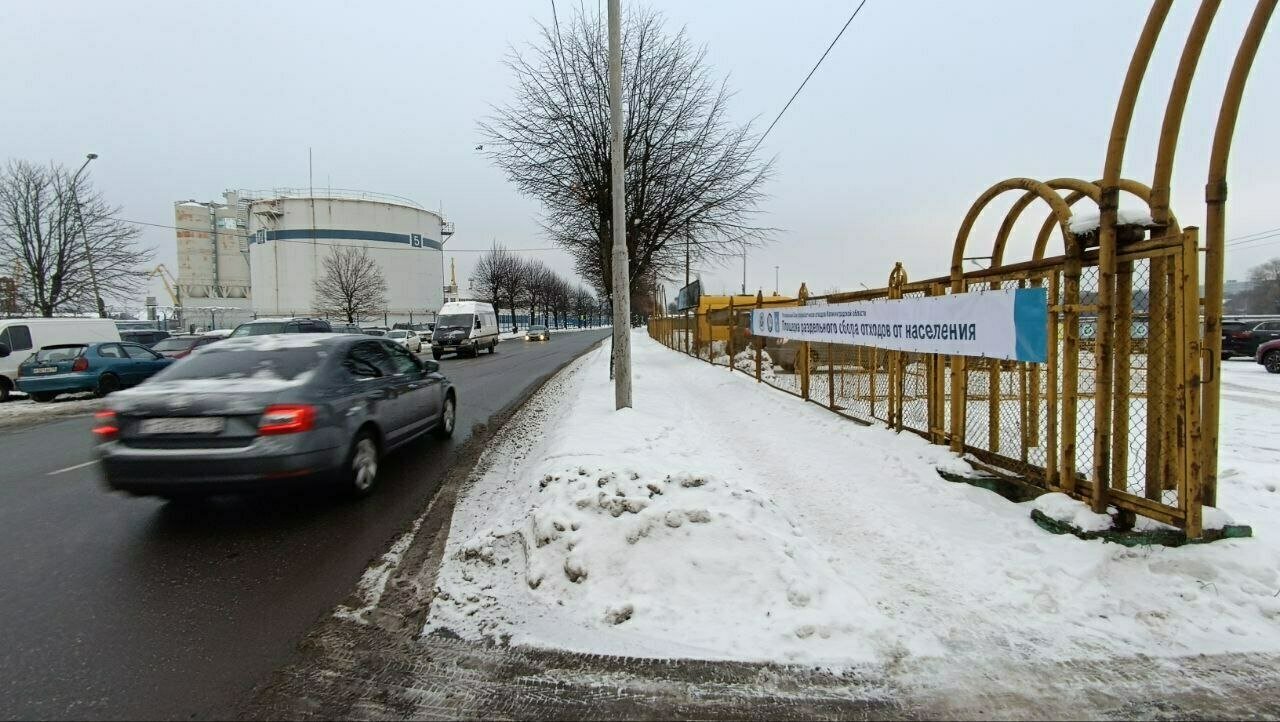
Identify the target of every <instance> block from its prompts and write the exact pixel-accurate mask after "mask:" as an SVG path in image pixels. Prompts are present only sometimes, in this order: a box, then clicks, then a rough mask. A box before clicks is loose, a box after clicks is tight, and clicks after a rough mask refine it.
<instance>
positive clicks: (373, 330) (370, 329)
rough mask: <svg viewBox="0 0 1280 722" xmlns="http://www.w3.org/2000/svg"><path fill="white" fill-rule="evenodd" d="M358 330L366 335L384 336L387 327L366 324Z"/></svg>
mask: <svg viewBox="0 0 1280 722" xmlns="http://www.w3.org/2000/svg"><path fill="white" fill-rule="evenodd" d="M360 332H361V333H363V334H364V335H366V336H386V335H387V327H386V326H366V327H364V328H362V329H360Z"/></svg>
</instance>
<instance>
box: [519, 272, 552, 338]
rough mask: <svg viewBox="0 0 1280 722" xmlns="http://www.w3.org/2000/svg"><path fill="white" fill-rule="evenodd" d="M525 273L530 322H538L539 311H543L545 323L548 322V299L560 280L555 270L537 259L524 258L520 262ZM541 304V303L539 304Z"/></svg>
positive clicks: (526, 299)
mask: <svg viewBox="0 0 1280 722" xmlns="http://www.w3.org/2000/svg"><path fill="white" fill-rule="evenodd" d="M520 268H521V272H522V273H523V274H524V294H525V301H526V303H527V304H528V306H529V323H537V320H536V317H537V315H538V311H539V310H540V309H541V310H542V311H543V314H542V315H543V323H545V322H546V301H547V297H548V295H549V294H550V293H551V290H552V286H553V285H554V283H555V282H556V281H557V280H559V277H558V276H556V273H555V271H552V270H551V269H550V268H547V265H546V264H545V263H543V262H542V261H539V260H536V259H529V260H524V261H522V262H521V264H520ZM539 304H541V305H539Z"/></svg>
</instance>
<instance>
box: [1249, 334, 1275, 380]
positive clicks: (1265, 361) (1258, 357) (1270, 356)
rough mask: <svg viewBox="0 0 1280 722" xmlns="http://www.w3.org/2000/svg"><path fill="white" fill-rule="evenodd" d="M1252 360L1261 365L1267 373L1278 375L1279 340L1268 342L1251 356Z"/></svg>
mask: <svg viewBox="0 0 1280 722" xmlns="http://www.w3.org/2000/svg"><path fill="white" fill-rule="evenodd" d="M1253 360H1254V361H1256V362H1257V363H1260V364H1262V366H1263V367H1264V368H1266V370H1267V371H1268V372H1269V373H1273V374H1280V339H1276V340H1275V341H1268V342H1266V343H1264V344H1262V345H1261V346H1258V350H1257V351H1255V352H1254V354H1253Z"/></svg>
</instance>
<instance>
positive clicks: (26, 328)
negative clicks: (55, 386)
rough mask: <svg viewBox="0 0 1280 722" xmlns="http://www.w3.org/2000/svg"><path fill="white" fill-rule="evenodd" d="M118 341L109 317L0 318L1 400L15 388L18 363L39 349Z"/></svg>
mask: <svg viewBox="0 0 1280 722" xmlns="http://www.w3.org/2000/svg"><path fill="white" fill-rule="evenodd" d="M119 340H120V332H119V331H118V330H117V329H116V324H115V321H112V320H111V319H109V318H0V402H3V401H8V400H9V393H10V392H11V391H14V390H15V389H17V388H18V385H17V383H16V381H17V379H18V365H19V364H21V363H22V362H23V361H25V360H26V358H27V357H28V356H30V355H31V354H33V353H35V352H36V351H39V350H40V349H41V348H43V347H45V346H53V345H54V344H60V343H93V342H95V341H119Z"/></svg>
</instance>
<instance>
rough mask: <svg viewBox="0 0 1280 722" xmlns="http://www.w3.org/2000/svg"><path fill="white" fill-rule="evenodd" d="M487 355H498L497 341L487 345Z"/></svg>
mask: <svg viewBox="0 0 1280 722" xmlns="http://www.w3.org/2000/svg"><path fill="white" fill-rule="evenodd" d="M489 353H491V354H492V353H498V342H497V341H494V342H493V343H491V344H489Z"/></svg>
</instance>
